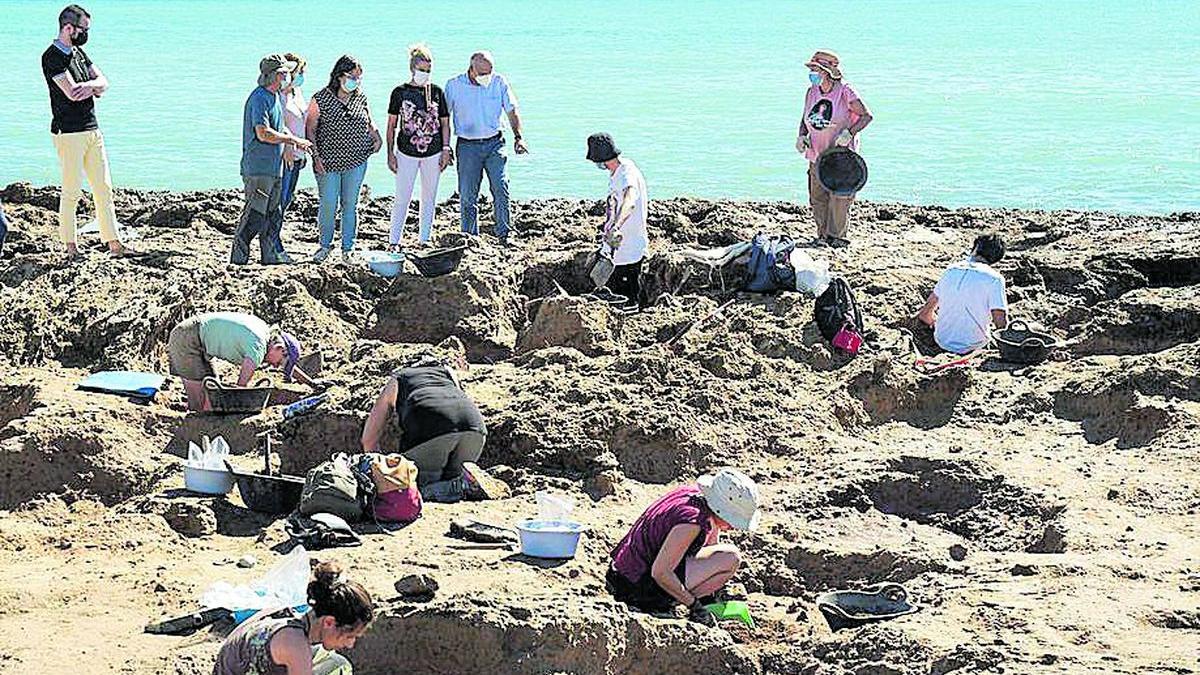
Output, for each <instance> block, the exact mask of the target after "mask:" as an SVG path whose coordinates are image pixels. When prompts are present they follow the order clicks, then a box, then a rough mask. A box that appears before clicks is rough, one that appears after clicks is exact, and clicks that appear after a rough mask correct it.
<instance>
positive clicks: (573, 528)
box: [517, 520, 587, 558]
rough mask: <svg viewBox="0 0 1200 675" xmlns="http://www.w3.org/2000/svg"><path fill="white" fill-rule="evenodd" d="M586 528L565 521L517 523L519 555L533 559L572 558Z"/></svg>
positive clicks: (526, 521) (527, 521)
mask: <svg viewBox="0 0 1200 675" xmlns="http://www.w3.org/2000/svg"><path fill="white" fill-rule="evenodd" d="M586 530H587V527H586V526H584V525H582V524H580V523H575V522H571V521H567V520H525V521H521V522H520V523H517V532H518V533H519V534H520V536H521V553H524V554H525V555H527V556H531V557H534V558H574V557H575V549H576V548H578V546H579V538H580V537H581V536H583V533H584V531H586Z"/></svg>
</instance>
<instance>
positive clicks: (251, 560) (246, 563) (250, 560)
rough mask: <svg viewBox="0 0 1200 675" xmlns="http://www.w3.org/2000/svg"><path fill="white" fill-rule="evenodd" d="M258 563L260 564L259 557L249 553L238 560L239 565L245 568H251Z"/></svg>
mask: <svg viewBox="0 0 1200 675" xmlns="http://www.w3.org/2000/svg"><path fill="white" fill-rule="evenodd" d="M257 564H258V558H255V557H254V556H252V555H250V554H248V553H247V554H246V555H244V556H242V557H240V558H238V560H237V566H238V567H241V568H244V569H250V568H251V567H254V566H255V565H257Z"/></svg>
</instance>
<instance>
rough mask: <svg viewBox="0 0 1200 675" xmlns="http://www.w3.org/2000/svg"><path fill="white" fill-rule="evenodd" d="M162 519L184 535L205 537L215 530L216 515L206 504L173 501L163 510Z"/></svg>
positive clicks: (214, 532)
mask: <svg viewBox="0 0 1200 675" xmlns="http://www.w3.org/2000/svg"><path fill="white" fill-rule="evenodd" d="M163 519H164V520H166V521H167V525H170V526H171V529H172V530H175V531H176V532H178V533H179V534H182V535H183V536H185V537H207V536H209V535H211V534H216V532H217V516H216V514H215V513H213V510H212V509H211V508H209V507H208V505H207V504H196V503H190V502H173V503H171V504H170V505H169V506H168V507H167V510H166V511H165V512H163Z"/></svg>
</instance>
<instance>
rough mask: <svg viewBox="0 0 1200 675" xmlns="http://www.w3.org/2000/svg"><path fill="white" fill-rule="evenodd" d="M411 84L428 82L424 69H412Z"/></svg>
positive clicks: (427, 74)
mask: <svg viewBox="0 0 1200 675" xmlns="http://www.w3.org/2000/svg"><path fill="white" fill-rule="evenodd" d="M413 84H429V73H427V72H425V71H424V70H414V71H413Z"/></svg>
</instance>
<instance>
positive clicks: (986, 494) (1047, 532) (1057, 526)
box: [832, 456, 1066, 553]
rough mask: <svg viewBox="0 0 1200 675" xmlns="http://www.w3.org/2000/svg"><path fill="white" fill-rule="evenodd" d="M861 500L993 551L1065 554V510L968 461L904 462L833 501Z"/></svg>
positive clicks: (913, 459) (914, 459)
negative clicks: (1063, 518)
mask: <svg viewBox="0 0 1200 675" xmlns="http://www.w3.org/2000/svg"><path fill="white" fill-rule="evenodd" d="M860 495H865V496H866V498H867V499H868V500H870V503H871V505H872V506H873V507H874V508H875V509H876V510H878V511H880V512H881V513H885V514H889V515H894V516H899V517H900V518H904V519H906V520H911V521H914V522H917V523H921V524H922V525H930V526H933V527H937V528H940V529H943V530H946V531H948V532H952V533H954V534H957V535H959V536H961V537H963V538H964V539H967V540H969V541H971V542H973V543H974V544H975V545H976V546H979V547H981V548H984V549H987V550H990V551H1029V552H1032V553H1062V552H1063V551H1064V550H1066V541H1065V538H1064V534H1065V532H1064V527H1063V525H1062V523H1061V516H1062V514H1063V511H1064V510H1065V506H1064V505H1062V504H1052V503H1051V502H1049V501H1048V500H1047V499H1046V498H1045V497H1043V496H1041V495H1039V494H1037V493H1035V492H1032V491H1030V490H1029V489H1027V488H1024V487H1021V486H1019V485H1016V484H1014V483H1012V482H1009V481H1008V480H1006V479H1005V478H1003V477H1002V476H999V475H995V474H993V473H991V472H988V471H986V470H984V469H982V468H981V467H979V466H977V465H975V464H973V463H970V462H965V461H949V460H938V459H924V458H919V457H912V456H905V457H901V458H899V459H896V460H893V461H891V462H889V463H888V472H887V473H885V474H882V475H880V476H878V477H875V478H872V479H870V480H867V481H864V482H863V483H861V484H858V485H853V486H850V487H849V488H847V489H845V490H843V491H841V492H840V493H838V494H836V495H835V496H834V497H833V498H832V503H834V504H836V505H846V506H852V505H854V504H856V503H857V502H858V500H859V499H860Z"/></svg>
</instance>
